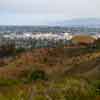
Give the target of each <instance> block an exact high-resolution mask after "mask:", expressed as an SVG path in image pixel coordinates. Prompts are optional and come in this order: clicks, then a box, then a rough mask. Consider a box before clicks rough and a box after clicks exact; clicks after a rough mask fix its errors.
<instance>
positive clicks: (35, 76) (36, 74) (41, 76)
mask: <svg viewBox="0 0 100 100" xmlns="http://www.w3.org/2000/svg"><path fill="white" fill-rule="evenodd" d="M30 80H47V75H46V73H45V72H44V71H41V70H35V71H32V73H31V75H30Z"/></svg>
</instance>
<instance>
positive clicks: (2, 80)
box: [0, 48, 100, 100]
mask: <svg viewBox="0 0 100 100" xmlns="http://www.w3.org/2000/svg"><path fill="white" fill-rule="evenodd" d="M99 58H100V51H99V50H90V49H86V48H57V49H56V48H55V49H52V48H51V49H34V50H32V51H28V52H23V53H21V54H18V55H17V56H16V58H15V59H14V60H12V61H10V62H9V63H8V64H7V65H5V66H3V67H0V94H1V96H0V99H1V98H3V99H4V98H5V99H4V100H13V99H11V98H16V99H14V100H21V98H24V100H28V98H33V97H34V99H30V100H49V99H48V98H52V99H51V100H75V98H76V100H80V99H82V97H84V98H83V100H95V99H94V98H92V99H91V97H92V96H93V97H95V92H94V88H93V87H92V86H91V83H88V81H86V79H87V78H88V79H89V80H90V79H91V80H92V79H93V80H95V79H100V77H99V72H100V71H99V69H100V62H99ZM36 69H37V70H43V71H44V72H45V73H46V74H47V75H48V79H49V80H48V81H46V82H42V81H39V82H35V83H34V82H32V83H30V82H29V83H26V84H24V83H23V80H27V76H28V75H29V74H30V73H31V72H32V70H36ZM77 76H78V77H77ZM72 77H73V78H72ZM79 77H82V78H79ZM85 78H86V79H85ZM16 80H17V81H16ZM66 81H67V82H66ZM39 83H40V84H39ZM38 85H39V86H40V87H39V86H38ZM53 86H55V88H56V87H58V90H55V88H54V87H53ZM33 87H34V88H35V89H33ZM36 87H37V88H36ZM9 89H10V90H11V91H12V92H11V93H9ZM30 89H32V90H30ZM45 89H47V90H45ZM49 89H51V92H50V90H49ZM53 89H54V90H53ZM63 89H65V90H63ZM91 89H92V90H91ZM44 91H47V93H46V94H45V92H44ZM58 91H59V92H58ZM34 92H36V93H35V94H34V95H33V94H32V93H34ZM66 92H67V93H68V94H66ZM17 93H18V95H16V94H17ZM5 95H6V96H5ZM55 95H56V96H57V97H55ZM54 97H55V98H54ZM71 97H72V98H71ZM8 98H10V99H8ZM97 98H99V97H97ZM3 99H2V100H3ZM98 100H99V99H98Z"/></svg>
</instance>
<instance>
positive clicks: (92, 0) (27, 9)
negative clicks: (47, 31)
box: [0, 0, 100, 25]
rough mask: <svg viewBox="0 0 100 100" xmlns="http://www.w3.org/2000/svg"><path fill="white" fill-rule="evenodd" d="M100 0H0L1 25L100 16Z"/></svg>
mask: <svg viewBox="0 0 100 100" xmlns="http://www.w3.org/2000/svg"><path fill="white" fill-rule="evenodd" d="M99 10H100V0H0V25H2V24H4V25H5V24H7V25H9V24H11V25H16V24H17V25H39V24H44V25H45V24H47V23H48V22H50V21H59V20H67V19H73V18H100V11H99Z"/></svg>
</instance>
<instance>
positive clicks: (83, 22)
mask: <svg viewBox="0 0 100 100" xmlns="http://www.w3.org/2000/svg"><path fill="white" fill-rule="evenodd" d="M52 26H67V27H81V26H82V27H92V28H93V27H94V28H96V27H97V28H100V19H96V18H87V19H86V18H85V19H72V20H64V21H59V22H54V23H53V24H52Z"/></svg>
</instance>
